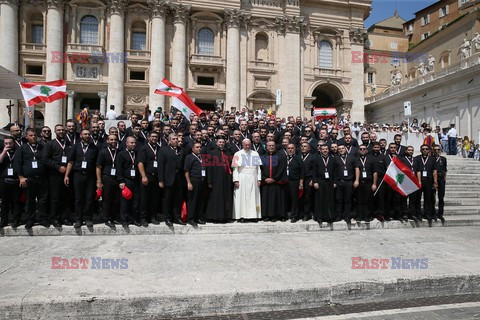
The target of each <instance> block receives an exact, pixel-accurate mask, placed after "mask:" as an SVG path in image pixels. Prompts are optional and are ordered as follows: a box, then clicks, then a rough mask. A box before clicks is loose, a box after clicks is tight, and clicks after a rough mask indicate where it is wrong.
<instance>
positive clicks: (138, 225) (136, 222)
mask: <svg viewBox="0 0 480 320" xmlns="http://www.w3.org/2000/svg"><path fill="white" fill-rule="evenodd" d="M130 224H133V225H135V226H136V227H141V226H142V224H141V223H140V222H138V221H132V222H131V223H130Z"/></svg>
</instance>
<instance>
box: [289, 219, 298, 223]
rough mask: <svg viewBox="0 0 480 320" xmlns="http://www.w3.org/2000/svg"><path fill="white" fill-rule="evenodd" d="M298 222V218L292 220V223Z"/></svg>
mask: <svg viewBox="0 0 480 320" xmlns="http://www.w3.org/2000/svg"><path fill="white" fill-rule="evenodd" d="M297 221H298V220H297V218H292V220H290V222H291V223H296V222H297Z"/></svg>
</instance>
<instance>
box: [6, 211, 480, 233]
mask: <svg viewBox="0 0 480 320" xmlns="http://www.w3.org/2000/svg"><path fill="white" fill-rule="evenodd" d="M462 212H463V213H460V211H458V210H453V211H448V210H447V209H445V220H446V223H445V226H446V227H454V226H480V212H479V211H478V209H477V211H476V213H471V214H470V213H469V212H467V211H462ZM452 213H453V214H452ZM414 227H416V226H415V222H414V221H413V220H410V221H409V222H408V223H407V222H400V221H388V222H387V221H385V222H380V221H378V220H374V221H372V222H370V224H369V225H367V224H366V223H364V222H362V223H356V222H355V220H353V221H352V225H351V230H352V231H354V230H366V229H399V228H414ZM419 227H428V222H427V221H426V220H425V219H424V220H423V222H421V223H420V225H419ZM433 227H442V224H441V222H440V220H438V221H437V222H434V223H433ZM340 230H343V231H345V230H348V228H347V224H346V223H345V221H340V222H335V223H333V225H332V227H330V226H329V225H328V224H327V223H325V222H324V223H323V224H322V226H320V225H319V224H318V223H317V222H315V221H313V220H310V221H306V222H304V221H299V222H297V223H291V222H290V221H287V222H263V221H261V222H258V223H255V222H246V223H239V222H235V223H228V224H206V225H202V226H198V227H195V228H194V227H192V226H190V225H187V226H181V225H174V226H173V227H168V226H166V225H165V224H163V223H162V224H161V225H152V224H150V225H149V226H148V227H147V228H144V227H136V226H130V227H129V228H127V229H125V228H123V227H122V226H120V225H117V227H116V228H115V229H110V228H109V227H107V226H105V225H103V224H98V225H94V226H93V228H87V227H86V226H83V227H82V228H79V229H78V230H77V229H75V228H73V227H71V226H64V227H62V228H60V229H56V228H53V227H50V228H48V229H47V228H44V227H42V226H34V227H33V228H32V230H31V231H27V230H26V229H25V228H24V227H23V226H22V227H19V228H17V229H15V230H14V229H12V228H11V227H6V228H4V229H3V230H2V231H0V236H6V237H11V236H105V235H111V236H117V235H166V234H171V235H182V234H183V235H185V234H252V233H253V234H257V233H258V234H261V233H295V232H318V231H340Z"/></svg>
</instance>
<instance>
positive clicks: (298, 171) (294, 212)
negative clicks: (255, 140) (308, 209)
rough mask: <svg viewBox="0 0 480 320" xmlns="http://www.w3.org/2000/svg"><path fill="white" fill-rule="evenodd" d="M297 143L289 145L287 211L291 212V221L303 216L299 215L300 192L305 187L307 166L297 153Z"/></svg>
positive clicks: (293, 221)
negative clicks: (304, 179) (304, 180)
mask: <svg viewBox="0 0 480 320" xmlns="http://www.w3.org/2000/svg"><path fill="white" fill-rule="evenodd" d="M295 149H296V148H295V145H294V144H293V143H290V144H289V145H288V146H287V152H288V154H287V177H288V183H287V192H286V196H287V199H288V202H287V203H288V204H287V211H289V212H291V222H292V223H295V222H297V221H298V220H299V219H301V218H302V217H300V216H299V200H298V197H299V194H300V190H301V189H303V178H304V176H305V167H304V165H303V161H302V158H300V156H298V155H296V154H295V151H296V150H295Z"/></svg>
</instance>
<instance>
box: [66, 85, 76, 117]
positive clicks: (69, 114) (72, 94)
mask: <svg viewBox="0 0 480 320" xmlns="http://www.w3.org/2000/svg"><path fill="white" fill-rule="evenodd" d="M73 98H75V91H73V90H67V119H73V108H74V100H73Z"/></svg>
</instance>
